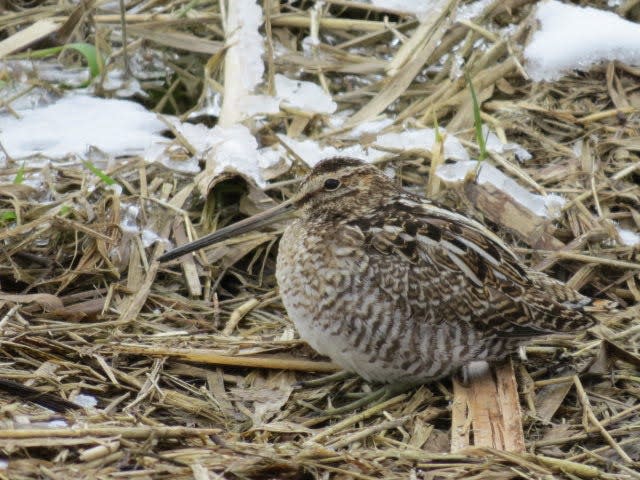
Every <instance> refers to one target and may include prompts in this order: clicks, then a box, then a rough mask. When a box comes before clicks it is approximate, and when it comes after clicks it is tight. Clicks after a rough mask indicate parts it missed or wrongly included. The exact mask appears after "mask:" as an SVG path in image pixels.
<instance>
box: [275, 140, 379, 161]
mask: <svg viewBox="0 0 640 480" xmlns="http://www.w3.org/2000/svg"><path fill="white" fill-rule="evenodd" d="M278 137H279V138H280V140H282V143H284V144H285V145H287V146H288V147H289V148H291V149H292V150H293V151H294V152H295V153H296V155H298V156H299V157H300V158H301V159H302V160H303V161H304V162H305V163H306V164H307V165H308V166H309V167H312V168H313V167H314V166H315V165H316V164H317V163H318V162H320V161H321V160H324V159H325V158H331V157H353V158H357V159H360V160H363V161H365V162H373V161H375V160H376V159H378V158H381V157H383V156H384V155H386V153H385V152H381V151H379V150H376V149H375V148H368V149H365V148H363V147H361V146H360V145H353V146H350V147H345V148H335V147H331V146H323V145H320V144H319V143H318V142H316V141H315V140H295V139H293V138H290V137H287V136H286V135H282V134H278Z"/></svg>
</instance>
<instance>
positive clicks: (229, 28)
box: [225, 0, 264, 91]
mask: <svg viewBox="0 0 640 480" xmlns="http://www.w3.org/2000/svg"><path fill="white" fill-rule="evenodd" d="M260 25H262V8H261V7H260V5H258V4H257V3H256V2H255V0H234V1H233V2H229V11H228V14H227V25H226V27H225V32H228V38H227V42H226V44H227V45H228V46H229V47H230V48H229V50H228V53H227V59H226V60H225V61H226V62H228V61H229V53H232V54H233V57H234V61H237V62H238V67H239V72H240V73H241V75H240V77H239V80H240V81H241V82H242V84H243V86H244V88H245V89H246V90H247V91H253V89H254V88H255V87H256V85H258V84H259V83H260V82H261V81H262V75H263V74H264V62H263V61H262V55H263V54H264V38H263V37H262V35H261V34H260V31H259V28H260ZM227 67H228V65H227Z"/></svg>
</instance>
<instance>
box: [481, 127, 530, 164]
mask: <svg viewBox="0 0 640 480" xmlns="http://www.w3.org/2000/svg"><path fill="white" fill-rule="evenodd" d="M482 133H483V134H484V138H485V139H486V147H487V150H489V151H490V152H494V153H505V152H513V153H514V154H515V156H516V158H517V159H518V161H520V162H526V161H527V160H531V158H533V157H532V156H531V154H530V153H529V152H528V151H527V150H526V149H525V148H523V147H522V146H520V145H518V144H517V143H511V142H509V143H502V140H500V139H499V138H498V136H497V135H496V134H495V133H493V132H491V131H489V128H488V127H487V126H486V125H483V126H482Z"/></svg>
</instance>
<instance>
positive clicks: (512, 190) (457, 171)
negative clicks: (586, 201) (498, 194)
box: [436, 160, 566, 218]
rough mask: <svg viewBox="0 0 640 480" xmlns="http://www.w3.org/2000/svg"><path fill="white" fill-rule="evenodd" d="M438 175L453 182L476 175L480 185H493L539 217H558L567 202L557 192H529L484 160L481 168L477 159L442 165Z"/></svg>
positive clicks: (437, 172) (437, 171)
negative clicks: (543, 193) (547, 193)
mask: <svg viewBox="0 0 640 480" xmlns="http://www.w3.org/2000/svg"><path fill="white" fill-rule="evenodd" d="M436 175H437V176H438V177H439V178H440V179H441V180H444V181H446V182H451V183H454V182H463V181H465V179H467V178H468V176H470V175H475V178H476V179H475V181H476V182H477V183H478V184H479V185H482V184H486V183H488V184H491V185H493V186H494V187H496V188H497V189H499V190H500V191H502V192H504V193H506V194H507V195H509V196H510V197H511V198H513V199H514V200H515V201H516V202H518V203H519V204H520V205H522V206H523V207H526V208H527V209H529V210H530V211H531V212H533V213H535V214H536V215H538V216H539V217H545V218H557V217H558V215H560V213H561V209H562V206H563V205H564V204H565V203H566V200H565V199H564V198H563V197H562V196H560V195H557V194H550V195H546V196H544V195H538V194H535V193H531V192H529V191H528V190H527V189H526V188H524V187H522V186H520V184H518V182H516V181H515V180H514V179H513V178H511V177H508V176H507V175H505V174H504V173H502V172H501V171H500V170H498V169H497V168H496V167H494V166H493V165H491V164H489V163H487V162H482V164H481V165H480V167H479V168H478V162H477V161H475V160H470V161H465V162H456V163H451V164H444V165H440V166H439V167H438V169H437V170H436Z"/></svg>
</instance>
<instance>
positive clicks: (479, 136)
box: [464, 72, 487, 161]
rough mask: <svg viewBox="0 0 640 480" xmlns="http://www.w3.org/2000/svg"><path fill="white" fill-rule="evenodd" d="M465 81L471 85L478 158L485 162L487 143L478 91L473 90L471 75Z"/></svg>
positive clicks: (466, 75) (465, 75) (467, 75)
mask: <svg viewBox="0 0 640 480" xmlns="http://www.w3.org/2000/svg"><path fill="white" fill-rule="evenodd" d="M464 77H465V79H466V80H467V84H468V85H469V90H470V91H471V101H472V102H473V125H474V127H475V131H476V141H477V142H478V148H479V150H480V155H479V156H478V160H479V161H483V160H484V159H485V158H487V142H486V140H485V138H484V135H483V133H482V117H481V116H480V103H479V102H478V96H477V95H476V90H475V88H473V82H471V77H470V76H469V73H467V72H465V74H464Z"/></svg>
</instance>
